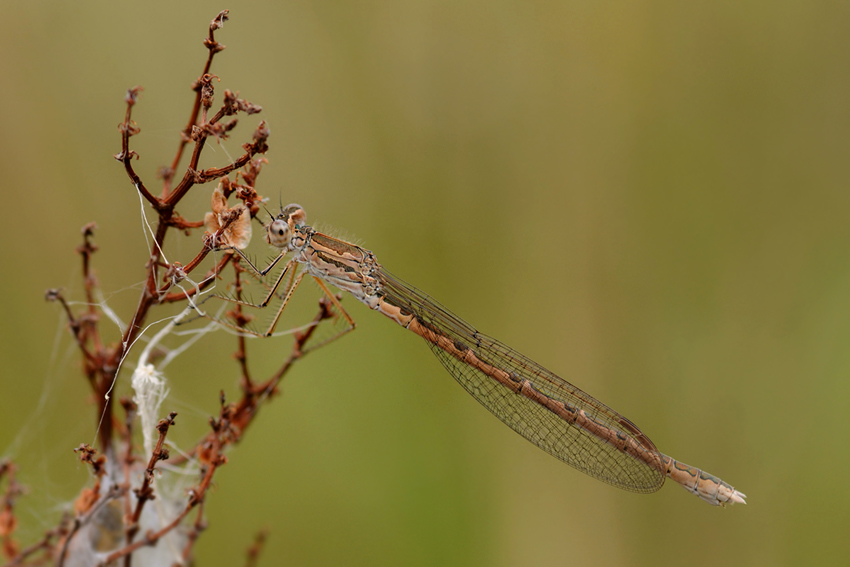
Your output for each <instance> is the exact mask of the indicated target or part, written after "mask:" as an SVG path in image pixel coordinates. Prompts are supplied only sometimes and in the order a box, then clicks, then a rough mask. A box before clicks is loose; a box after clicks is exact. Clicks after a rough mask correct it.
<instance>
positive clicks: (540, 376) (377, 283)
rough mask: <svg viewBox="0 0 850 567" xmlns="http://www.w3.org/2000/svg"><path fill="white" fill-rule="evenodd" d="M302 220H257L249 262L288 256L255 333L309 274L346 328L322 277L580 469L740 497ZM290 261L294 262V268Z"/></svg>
mask: <svg viewBox="0 0 850 567" xmlns="http://www.w3.org/2000/svg"><path fill="white" fill-rule="evenodd" d="M305 221H306V215H305V213H304V209H303V208H301V207H300V206H299V205H294V204H293V205H289V206H287V207H285V208H282V209H281V211H280V214H278V215H277V216H276V217H275V218H274V219H272V221H271V222H270V223H269V224H268V226H266V241H267V242H268V243H269V244H271V245H272V246H274V247H275V248H277V249H278V250H280V254H279V255H278V256H277V257H276V258H275V259H274V260H273V261H272V262H271V263H270V264H269V266H268V267H266V268H265V269H263V270H260V269H258V268H256V267H255V266H253V264H251V266H252V268H253V269H254V270H255V271H257V272H258V273H259V275H260V276H265V275H266V274H268V273H269V272H270V271H271V270H272V269H273V268H274V266H276V265H277V264H278V263H279V262H280V261H281V260H283V259H284V258H285V257H286V256H287V255H288V254H290V253H292V258H291V259H290V260H289V261H288V262H287V263H286V266H285V267H284V269H283V270H282V272H281V273H280V275H279V276H278V278H277V280H276V281H275V283H274V284H273V285H272V287H271V289H270V291H269V293H268V295H267V297H266V299H265V300H264V301H263V302H262V303H261V304H260V305H259V306H260V307H265V306H266V305H268V303H269V302H270V301H271V300H272V299H273V298H274V297H276V293H277V289H278V288H279V287H280V285H281V282H283V281H285V280H286V281H287V284H286V286H285V289H284V292H283V293H282V296H283V301H282V302H281V306H280V308H279V309H278V311H277V312H276V314H275V315H274V318H273V320H272V322H271V325H270V326H269V328H268V330H267V331H266V332H265V333H257V334H262V335H266V336H267V335H270V334H272V332H273V331H274V328H275V326H276V325H277V322H278V320H279V319H280V315H281V313H282V312H283V309H284V308H285V307H286V304H287V303H288V301H289V299H290V298H291V297H292V294H293V292H294V291H295V289H296V288H297V287H298V284H300V283H301V280H302V279H303V278H304V277H305V275H308V274H309V275H310V276H312V277H313V278H314V279H315V280H316V282H317V283H318V284H319V286H320V287H321V288H322V290H323V291H324V293H325V294H326V295H327V296H328V298H329V300H330V301H331V303H332V304H333V305H334V307H335V308H336V309H337V310H338V311H339V312H340V313H341V314H342V317H343V318H344V320H345V322H346V323H347V325H348V326H347V329H346V330H350V329H353V328H354V321H353V320H352V319H351V317H350V316H349V315H348V314H347V313H346V312H345V310H344V309H343V308H342V306H341V305H340V303H339V300H338V299H337V298H336V297H335V296H334V294H333V293H331V291H330V290H329V289H328V287H327V285H325V284H330V285H332V286H334V287H336V288H339V289H340V290H342V291H346V292H348V293H350V294H351V295H353V296H354V297H356V298H357V299H359V300H360V301H362V302H363V303H365V304H366V305H368V306H369V307H370V308H371V309H373V310H375V311H378V312H380V313H383V314H384V315H386V316H387V317H389V318H390V319H392V320H393V321H395V322H396V323H398V324H399V325H401V326H402V327H404V328H405V329H408V330H410V331H413V332H414V333H416V334H417V335H419V336H420V337H422V338H423V339H425V341H427V342H428V345H429V346H430V347H431V350H432V351H433V352H434V354H436V355H437V358H439V359H440V362H441V363H442V364H443V366H444V367H445V368H446V370H448V371H449V373H450V374H451V375H452V376H453V377H454V378H455V380H457V381H458V382H459V383H460V385H461V386H463V387H464V388H465V389H466V391H467V392H469V393H470V394H471V395H472V397H474V398H475V399H476V400H478V401H479V402H480V403H481V404H482V405H483V406H484V407H486V408H487V409H488V410H490V411H491V412H492V413H493V414H494V415H495V416H496V417H498V418H499V419H501V420H502V421H503V422H504V423H506V424H507V425H508V426H510V427H511V428H512V429H513V430H514V431H516V432H517V433H519V434H520V435H522V436H523V437H525V438H526V439H528V440H529V441H531V442H532V443H534V444H535V445H537V446H538V447H540V448H541V449H543V450H544V451H546V452H547V453H549V454H551V455H553V456H555V457H557V458H559V459H561V460H562V461H564V462H565V463H567V464H569V465H571V466H573V467H575V468H576V469H578V470H580V471H581V472H583V473H586V474H588V475H590V476H592V477H594V478H597V479H599V480H601V481H603V482H607V483H608V484H612V485H614V486H617V487H619V488H623V489H625V490H631V491H633V492H641V493H649V492H655V491H656V490H658V489H659V488H661V486H662V485H663V484H664V480H665V479H666V478H667V477H670V478H671V479H673V480H674V481H675V482H677V483H678V484H679V485H681V486H682V487H684V488H685V489H686V490H687V491H688V492H691V493H693V494H695V495H697V496H699V497H700V498H702V499H703V500H705V501H706V502H708V503H709V504H713V505H715V506H724V505H725V504H726V503H727V502H728V503H732V504H735V503H740V504H746V502H745V500H744V499H745V498H746V495H745V494H743V493H741V492H739V491H737V490H735V489H734V488H733V487H732V486H730V485H729V484H727V483H725V482H723V481H722V480H720V479H719V478H717V477H715V476H712V475H710V474H708V473H706V472H703V471H701V470H700V469H697V468H695V467H691V466H689V465H686V464H683V463H680V462H679V461H677V460H675V459H673V458H671V457H668V456H667V455H664V454H662V453H660V452H659V451H658V449H656V447H655V445H654V444H653V443H652V441H650V440H649V438H648V437H647V436H646V435H644V434H643V432H641V430H640V429H638V427H637V426H636V425H635V424H634V423H632V422H631V421H629V420H628V419H626V418H625V417H624V416H622V415H620V414H619V413H617V412H616V411H614V410H612V409H611V408H609V407H608V406H606V405H605V404H603V403H602V402H600V401H599V400H597V399H595V398H594V397H592V396H590V395H589V394H587V393H585V392H583V391H582V390H580V389H578V388H576V387H575V386H573V385H572V384H570V383H569V382H567V381H566V380H564V379H563V378H561V377H559V376H557V375H556V374H554V373H552V372H550V371H549V370H546V369H545V368H543V367H542V366H540V365H539V364H537V363H536V362H534V361H533V360H531V359H529V358H527V357H526V356H523V355H522V354H520V353H518V352H517V351H515V350H513V349H512V348H510V347H508V346H507V345H505V344H503V343H501V342H499V341H497V340H495V339H493V338H491V337H488V336H487V335H484V334H482V333H480V332H478V331H477V330H476V329H475V328H474V327H472V326H471V325H469V324H468V323H466V322H465V321H463V320H462V319H460V318H459V317H458V316H456V315H454V314H453V313H451V312H450V311H449V310H448V309H446V308H445V307H443V306H442V305H440V304H439V303H437V302H436V301H435V300H434V299H432V298H431V297H430V296H428V295H426V294H425V293H423V292H421V291H419V290H417V289H416V288H415V287H413V286H411V285H409V284H407V283H405V282H403V281H402V280H400V279H398V278H396V277H395V276H393V275H392V274H390V273H389V272H387V271H386V270H385V269H384V268H383V267H382V266H381V265H380V264H379V263H378V262H377V260H376V259H375V255H374V254H373V253H372V252H370V251H369V250H366V249H364V248H361V247H360V246H356V245H354V244H351V243H349V242H345V241H343V240H339V239H336V238H333V237H330V236H328V235H326V234H322V233H321V232H317V231H316V230H314V229H313V228H311V227H309V226H307V225H306V224H305ZM237 252H238V250H237ZM240 255H241V253H240ZM243 258H244V256H243ZM245 260H247V258H245ZM249 264H250V262H249ZM299 265H300V266H303V268H304V269H303V270H301V271H300V272H298V267H299ZM296 273H297V275H296ZM287 277H288V280H287Z"/></svg>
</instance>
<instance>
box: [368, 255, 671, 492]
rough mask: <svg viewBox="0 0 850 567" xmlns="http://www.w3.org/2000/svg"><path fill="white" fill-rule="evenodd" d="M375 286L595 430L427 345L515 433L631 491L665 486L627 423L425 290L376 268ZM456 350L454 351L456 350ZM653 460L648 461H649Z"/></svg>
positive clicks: (647, 447)
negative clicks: (633, 450)
mask: <svg viewBox="0 0 850 567" xmlns="http://www.w3.org/2000/svg"><path fill="white" fill-rule="evenodd" d="M378 279H379V281H380V283H381V287H382V292H383V293H384V294H385V298H386V299H388V300H389V301H390V302H391V303H393V304H395V305H397V306H399V307H401V308H403V309H405V310H406V311H409V312H410V313H413V314H415V315H416V317H417V320H418V321H420V322H423V323H424V324H426V325H427V326H428V327H429V328H430V329H431V330H433V331H434V332H436V333H439V334H441V335H443V336H445V337H448V338H449V339H450V340H451V341H452V344H455V345H457V348H458V349H460V350H461V351H465V349H467V348H468V349H469V350H471V351H472V353H474V355H475V356H476V357H478V359H480V360H481V361H484V362H485V363H487V364H488V365H492V366H494V367H496V368H500V369H502V370H504V371H505V372H507V373H509V374H511V375H512V376H515V377H516V378H517V380H528V381H529V383H530V384H531V385H532V387H533V388H534V389H536V390H537V391H539V392H541V393H543V394H544V395H545V396H547V397H548V398H551V399H553V400H556V401H559V402H563V404H565V406H566V407H567V408H572V410H581V411H583V412H584V413H585V414H586V416H587V417H588V418H589V420H590V421H589V422H588V421H586V420H585V422H586V423H591V424H592V429H595V430H596V431H597V434H594V433H593V432H591V431H589V430H588V429H587V428H585V427H581V426H579V425H578V424H577V423H576V422H574V423H570V422H569V421H566V420H565V419H564V418H563V417H562V416H560V415H558V414H557V413H555V412H553V411H551V410H550V409H547V407H545V406H543V405H541V404H539V403H537V402H535V401H533V400H532V399H529V398H528V397H525V396H523V395H519V394H518V393H517V392H516V391H515V390H512V389H511V388H509V387H507V386H505V385H504V384H503V383H501V382H499V381H497V380H495V379H493V378H492V377H491V376H489V375H487V374H485V373H484V372H483V371H481V370H479V369H478V368H475V367H474V366H472V365H469V364H465V363H464V362H462V361H461V360H459V358H458V357H457V356H456V355H452V354H451V353H449V352H447V351H446V350H444V349H443V348H441V347H440V346H438V345H437V344H435V343H431V342H429V346H430V347H431V350H433V351H434V354H436V355H437V358H439V359H440V362H441V363H442V364H443V366H444V367H445V368H446V370H448V371H449V373H450V374H451V375H452V376H453V377H454V378H455V380H457V381H458V382H459V383H460V385H461V386H463V387H464V389H466V391H467V392H469V393H470V394H472V397H474V398H475V399H476V400H478V401H479V402H480V403H481V404H482V405H483V406H484V407H486V408H487V409H488V410H490V411H491V412H492V413H493V414H494V415H495V416H496V417H498V418H499V419H501V420H502V421H503V422H504V423H506V424H507V425H508V426H510V427H511V428H512V429H513V430H514V431H516V432H517V433H519V434H520V435H522V436H523V437H525V438H526V439H528V440H529V441H531V442H532V443H534V444H535V445H537V446H538V447H540V448H541V449H543V450H544V451H546V452H547V453H549V454H551V455H553V456H555V457H557V458H558V459H560V460H562V461H564V462H565V463H567V464H569V465H571V466H573V467H575V468H576V469H578V470H580V471H581V472H583V473H586V474H588V475H590V476H592V477H594V478H597V479H599V480H601V481H603V482H606V483H608V484H611V485H614V486H617V487H619V488H623V489H626V490H630V491H633V492H641V493H648V492H655V491H656V490H658V489H659V488H661V486H662V485H663V484H664V479H665V474H664V472H663V468H662V467H661V466H660V463H661V461H660V455H659V453H658V450H657V449H656V448H655V445H654V444H653V443H652V441H650V440H649V438H648V437H646V435H644V434H643V433H642V432H641V431H640V430H639V429H638V428H637V426H635V425H634V424H633V423H632V422H631V421H629V420H628V419H626V418H625V417H624V416H622V415H620V414H619V413H617V412H616V411H614V410H612V409H611V408H609V407H608V406H606V405H605V404H603V403H602V402H600V401H598V400H596V399H595V398H593V397H592V396H591V395H589V394H587V393H586V392H583V391H581V390H580V389H578V388H576V387H575V386H573V385H572V384H570V383H569V382H567V381H566V380H564V379H563V378H560V377H559V376H557V375H555V374H553V373H552V372H550V371H548V370H546V369H545V368H543V367H542V366H540V365H539V364H537V363H535V362H534V361H532V360H531V359H529V358H527V357H525V356H523V355H522V354H520V353H518V352H517V351H515V350H513V349H512V348H510V347H508V346H507V345H505V344H503V343H501V342H499V341H497V340H496V339H493V338H491V337H488V336H486V335H483V334H481V333H479V332H478V331H477V330H475V329H474V328H473V327H472V326H470V325H469V324H468V323H466V322H464V321H463V320H461V319H460V318H459V317H457V316H455V315H453V314H452V313H451V312H450V311H448V310H447V309H445V308H444V307H443V306H442V305H440V304H439V303H437V302H436V301H435V300H434V299H432V298H431V297H429V296H428V295H427V294H425V293H423V292H421V291H419V290H417V289H416V288H414V287H413V286H411V285H409V284H407V283H405V282H403V281H401V280H399V279H398V278H396V277H394V276H393V275H391V274H389V273H388V272H386V271H384V270H381V271H380V272H379V274H378ZM456 352H457V351H456ZM600 431H601V432H605V433H608V434H609V435H608V437H609V438H612V439H613V438H615V439H617V440H620V441H622V440H625V441H628V442H631V443H632V445H631V446H632V447H637V448H638V451H641V452H644V453H645V458H644V459H639V458H636V457H635V456H633V455H631V454H628V453H626V452H624V451H622V450H621V449H620V448H618V447H617V446H615V445H614V444H612V443H609V442H607V441H605V440H604V437H605V436H604V435H603V436H600V435H599V434H598V433H599V432H600ZM652 462H655V463H656V465H655V466H652V465H651V464H649V463H652Z"/></svg>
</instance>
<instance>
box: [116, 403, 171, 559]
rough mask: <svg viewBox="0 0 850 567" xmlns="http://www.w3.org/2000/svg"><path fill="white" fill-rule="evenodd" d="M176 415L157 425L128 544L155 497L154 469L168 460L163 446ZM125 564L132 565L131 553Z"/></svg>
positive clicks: (136, 491) (129, 527)
mask: <svg viewBox="0 0 850 567" xmlns="http://www.w3.org/2000/svg"><path fill="white" fill-rule="evenodd" d="M175 417H177V413H176V412H171V413H170V414H168V417H167V418H166V419H160V420H159V423H158V424H157V425H156V429H157V431H158V432H159V438H158V439H157V440H156V446H155V447H154V449H153V452H152V453H151V458H150V460H149V461H148V467H147V468H146V469H145V477H144V480H143V481H142V486H141V488H138V489H136V490H134V491H133V492H134V493H135V495H136V509H135V510H134V511H133V515H132V516H130V520H129V525H128V526H127V527H126V530H127V543H128V544H131V543H132V542H133V538H134V537H136V534H137V533H138V532H139V519H140V518H141V517H142V510H143V509H144V507H145V504H146V503H147V502H148V501H149V500H153V499H154V493H153V478H154V476H153V475H154V470H156V464H157V463H158V462H159V461H165V460H168V449H166V448H165V447H163V444H164V443H165V436H166V435H168V428H169V427H171V426H172V425H174V418H175ZM124 565H125V567H130V556H129V555H127V557H126V559H125V561H124Z"/></svg>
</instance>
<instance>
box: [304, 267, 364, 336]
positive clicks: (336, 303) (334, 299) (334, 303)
mask: <svg viewBox="0 0 850 567" xmlns="http://www.w3.org/2000/svg"><path fill="white" fill-rule="evenodd" d="M313 279H314V280H316V283H317V284H319V287H320V288H321V290H322V292H323V293H324V294H325V296H327V300H328V301H330V303H331V305H332V306H333V307H334V308H335V309H336V310H337V312H338V313H339V315H341V316H342V318H343V319H344V320H345V322H346V323H347V325H346V326H345V327H344V328H343V329H342V330H340V331H338V332H337V333H335V334H333V335H331V336H330V337H328V338H326V339H322V340H320V341H319V342H317V343H316V344H314V345H310V346H309V347H308V348H302V349H301V352H302V353H307V352H310V351H311V350H315V349H317V348H319V347H321V346H325V345H326V344H328V343H329V342H331V341H335V340H337V339H338V338H340V337H341V336H343V335H344V334H346V333H349V332H351V331H353V330H354V329H355V328H356V327H357V324H356V323H355V322H354V319H352V317H351V315H349V314H348V312H347V311H346V310H345V309H343V307H342V305H341V304H340V301H339V298H338V297H337V296H336V295H334V294H333V293H332V292H331V290H329V289H328V286H326V285H325V282H323V281H322V280H320V279H319V278H317V277H316V276H313Z"/></svg>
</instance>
